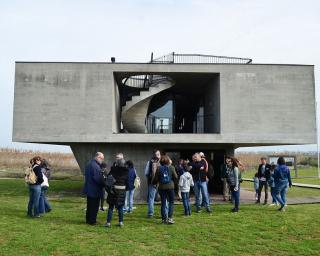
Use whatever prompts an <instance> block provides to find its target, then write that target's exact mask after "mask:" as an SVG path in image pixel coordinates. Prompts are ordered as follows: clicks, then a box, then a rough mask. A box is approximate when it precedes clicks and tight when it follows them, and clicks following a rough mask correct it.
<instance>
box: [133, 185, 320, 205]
mask: <svg viewBox="0 0 320 256" xmlns="http://www.w3.org/2000/svg"><path fill="white" fill-rule="evenodd" d="M210 199H211V202H213V204H214V205H215V204H231V202H229V201H223V196H222V195H217V194H214V195H211V196H210ZM271 201H272V197H271V194H270V192H269V195H268V204H271ZM190 202H191V204H194V202H195V198H194V196H191V199H190ZM255 202H256V199H255V192H253V191H249V190H246V189H245V188H241V191H240V204H255ZM261 202H262V203H263V202H264V192H262V196H261ZM136 203H137V204H145V203H146V202H145V201H138V202H136ZM175 203H177V204H181V201H178V200H175ZM315 203H320V196H306V197H293V198H287V204H288V205H294V204H315ZM156 204H160V202H156Z"/></svg>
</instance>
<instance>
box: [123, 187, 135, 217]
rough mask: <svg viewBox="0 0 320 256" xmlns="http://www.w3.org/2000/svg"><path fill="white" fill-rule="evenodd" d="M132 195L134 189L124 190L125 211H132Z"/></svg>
mask: <svg viewBox="0 0 320 256" xmlns="http://www.w3.org/2000/svg"><path fill="white" fill-rule="evenodd" d="M133 195H134V189H132V190H128V191H127V192H126V200H125V205H124V209H123V210H124V211H127V212H132V208H133Z"/></svg>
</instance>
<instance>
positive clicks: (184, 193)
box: [179, 163, 194, 216]
mask: <svg viewBox="0 0 320 256" xmlns="http://www.w3.org/2000/svg"><path fill="white" fill-rule="evenodd" d="M186 165H187V163H186ZM185 170H188V169H187V168H186V169H185ZM193 186H194V183H193V179H192V175H191V174H190V172H189V171H185V172H184V173H183V174H182V175H181V176H180V179H179V189H180V191H181V198H182V203H183V207H184V215H186V216H189V215H191V207H190V199H189V193H190V187H193Z"/></svg>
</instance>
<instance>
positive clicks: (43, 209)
mask: <svg viewBox="0 0 320 256" xmlns="http://www.w3.org/2000/svg"><path fill="white" fill-rule="evenodd" d="M50 176H51V168H50V167H49V164H48V162H47V161H46V159H42V158H41V157H40V156H35V157H33V158H32V159H31V160H30V166H29V167H28V168H27V170H26V172H25V182H26V184H27V185H28V188H29V202H28V211H27V215H28V216H29V217H34V218H40V217H41V216H43V214H45V213H47V212H50V211H51V210H52V208H51V205H50V203H49V201H48V199H47V197H46V194H47V191H48V188H49V179H50Z"/></svg>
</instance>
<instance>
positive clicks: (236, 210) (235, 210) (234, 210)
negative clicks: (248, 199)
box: [231, 208, 239, 213]
mask: <svg viewBox="0 0 320 256" xmlns="http://www.w3.org/2000/svg"><path fill="white" fill-rule="evenodd" d="M238 211H239V209H238V208H233V209H232V210H231V212H233V213H236V212H238Z"/></svg>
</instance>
